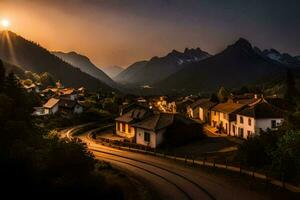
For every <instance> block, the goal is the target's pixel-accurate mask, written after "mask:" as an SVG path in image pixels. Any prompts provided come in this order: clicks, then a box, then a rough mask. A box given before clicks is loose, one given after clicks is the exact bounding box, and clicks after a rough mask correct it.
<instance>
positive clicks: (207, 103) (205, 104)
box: [190, 99, 217, 108]
mask: <svg viewBox="0 0 300 200" xmlns="http://www.w3.org/2000/svg"><path fill="white" fill-rule="evenodd" d="M215 105H217V103H215V102H212V101H210V99H199V100H198V101H196V102H194V103H192V104H191V105H190V107H191V108H196V107H201V108H211V107H213V106H215Z"/></svg>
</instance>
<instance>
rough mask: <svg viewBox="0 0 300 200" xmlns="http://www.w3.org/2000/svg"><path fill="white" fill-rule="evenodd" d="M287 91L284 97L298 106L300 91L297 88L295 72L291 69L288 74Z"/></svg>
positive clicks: (294, 105)
mask: <svg viewBox="0 0 300 200" xmlns="http://www.w3.org/2000/svg"><path fill="white" fill-rule="evenodd" d="M285 84H286V91H285V94H284V98H285V99H286V100H287V101H288V102H289V103H290V104H291V105H292V106H293V107H294V108H296V106H297V100H298V98H299V91H298V90H297V88H296V82H295V77H294V74H293V72H292V71H291V70H287V75H286V83H285Z"/></svg>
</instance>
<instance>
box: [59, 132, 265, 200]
mask: <svg viewBox="0 0 300 200" xmlns="http://www.w3.org/2000/svg"><path fill="white" fill-rule="evenodd" d="M74 130H75V128H72V129H69V130H66V131H65V132H64V136H65V137H71V133H72V131H74ZM78 137H79V138H80V139H81V140H82V141H83V142H85V143H86V144H87V146H88V148H89V150H90V151H92V152H93V153H94V155H95V158H96V159H99V160H104V161H107V162H110V163H111V164H112V165H115V166H117V167H119V168H121V169H123V170H124V171H126V172H128V173H132V174H134V175H135V176H137V177H139V178H140V179H141V180H143V181H144V183H145V185H149V186H150V187H151V188H152V189H153V190H154V191H157V193H158V196H159V197H161V199H172V200H174V199H183V200H184V199H201V200H206V199H210V200H212V199H222V200H223V199H224V200H227V199H228V200H233V199H241V198H242V199H246V200H247V199H249V200H253V199H269V198H267V197H266V196H264V195H262V194H261V193H257V192H255V191H251V190H249V188H245V187H243V186H241V185H240V184H236V183H234V182H233V181H230V180H228V179H226V178H224V177H223V176H222V177H220V176H217V175H212V174H211V173H208V172H205V171H204V170H201V169H199V168H193V167H189V166H185V165H184V164H180V163H178V162H174V161H172V160H167V159H163V158H159V157H155V156H151V155H144V154H139V153H134V152H129V151H124V150H119V149H114V148H110V147H107V146H103V145H101V144H97V143H95V142H94V141H93V140H91V139H90V137H89V136H88V133H85V134H82V135H80V136H78Z"/></svg>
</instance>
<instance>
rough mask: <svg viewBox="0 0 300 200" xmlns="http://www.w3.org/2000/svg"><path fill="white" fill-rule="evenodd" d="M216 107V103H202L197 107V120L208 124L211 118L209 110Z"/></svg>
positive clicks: (207, 100)
mask: <svg viewBox="0 0 300 200" xmlns="http://www.w3.org/2000/svg"><path fill="white" fill-rule="evenodd" d="M215 105H217V103H216V102H212V101H210V100H209V99H206V100H205V101H202V102H201V103H200V104H199V105H198V108H199V120H200V121H202V122H209V121H210V118H211V108H213V107H214V106H215Z"/></svg>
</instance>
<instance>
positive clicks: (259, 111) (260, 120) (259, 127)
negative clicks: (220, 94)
mask: <svg viewBox="0 0 300 200" xmlns="http://www.w3.org/2000/svg"><path fill="white" fill-rule="evenodd" d="M283 120H284V113H283V111H281V110H280V109H279V108H277V107H275V106H273V105H272V104H270V103H268V102H267V101H266V100H265V99H260V101H259V102H256V103H254V104H252V105H249V106H247V107H246V108H244V109H242V110H240V111H239V112H237V120H236V122H235V123H233V124H232V128H231V135H232V136H239V137H242V138H245V139H246V138H248V137H250V136H252V135H254V134H259V133H260V132H261V131H266V130H267V129H270V130H276V129H277V128H278V126H280V125H281V124H282V122H283Z"/></svg>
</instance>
